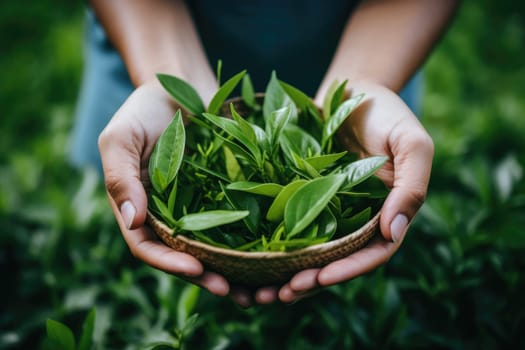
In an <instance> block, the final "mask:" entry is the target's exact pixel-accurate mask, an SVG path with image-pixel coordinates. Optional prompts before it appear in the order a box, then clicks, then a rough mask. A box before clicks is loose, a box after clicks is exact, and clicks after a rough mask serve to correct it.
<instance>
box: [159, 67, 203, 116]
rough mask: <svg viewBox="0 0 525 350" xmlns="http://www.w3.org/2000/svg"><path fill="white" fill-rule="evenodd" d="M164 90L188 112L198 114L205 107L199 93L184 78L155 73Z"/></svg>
mask: <svg viewBox="0 0 525 350" xmlns="http://www.w3.org/2000/svg"><path fill="white" fill-rule="evenodd" d="M157 78H158V79H159V81H160V83H161V84H162V86H163V87H164V88H165V89H166V91H167V92H168V93H169V94H170V95H171V96H172V97H173V98H174V99H175V101H177V103H178V104H180V105H181V106H182V107H183V108H184V109H186V110H187V111H188V112H190V113H192V114H195V115H199V114H201V113H203V112H204V111H205V110H206V109H205V108H204V103H203V102H202V100H201V98H200V96H199V94H198V93H197V91H195V89H194V88H193V87H191V85H190V84H188V83H187V82H185V81H184V80H182V79H180V78H177V77H174V76H172V75H167V74H157Z"/></svg>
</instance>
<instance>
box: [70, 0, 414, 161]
mask: <svg viewBox="0 0 525 350" xmlns="http://www.w3.org/2000/svg"><path fill="white" fill-rule="evenodd" d="M227 3H228V4H230V5H231V6H229V7H226V6H225V0H193V1H191V2H190V4H191V9H192V11H193V15H194V18H195V22H196V25H197V28H198V30H199V34H200V35H201V38H202V40H203V43H204V47H205V49H206V52H207V54H208V59H209V61H210V64H212V66H214V65H215V64H216V62H217V59H219V58H220V59H222V60H223V76H224V77H229V76H231V75H233V74H234V73H237V72H238V71H240V70H241V69H245V68H246V69H248V72H249V73H250V76H251V78H252V81H253V82H254V85H255V87H256V90H258V91H264V88H265V84H266V82H267V81H268V78H269V76H270V72H271V71H272V70H274V69H275V70H276V71H277V73H278V75H279V78H281V79H282V80H284V81H287V82H289V83H290V84H292V85H294V86H297V87H298V88H300V89H301V90H303V91H305V92H306V93H308V94H310V95H313V94H314V93H315V90H316V88H317V87H318V85H319V84H320V82H321V80H322V77H323V75H324V73H325V71H326V69H327V67H328V65H329V63H330V60H331V57H332V55H333V53H334V51H335V49H336V46H337V42H338V40H339V36H340V33H341V31H342V29H343V27H344V24H345V22H346V20H347V19H348V17H349V14H350V11H351V10H352V6H353V4H352V2H349V1H333V2H331V3H330V6H326V5H324V6H323V5H319V2H318V1H317V0H306V1H299V0H268V1H264V2H259V1H253V0H251V1H249V0H233V1H227ZM270 8H271V9H273V10H270ZM275 8H279V9H280V11H274V9H275ZM86 25H87V28H86V35H85V48H84V50H85V63H84V64H85V66H84V75H83V81H82V86H81V90H80V96H79V101H78V105H77V110H76V119H75V124H74V128H73V131H72V137H71V160H72V163H73V164H74V165H76V166H94V167H96V168H98V169H99V170H100V171H101V169H102V166H101V162H100V156H99V152H98V146H97V140H98V136H99V134H100V133H101V131H102V130H103V129H104V127H105V125H106V124H107V123H108V122H109V120H110V119H111V117H112V116H113V114H114V113H115V112H116V111H117V110H118V108H119V107H120V106H121V105H122V104H123V103H124V101H125V100H126V98H127V97H128V96H129V95H130V94H131V92H132V91H133V89H134V88H133V85H132V84H131V81H130V79H129V76H128V73H127V71H126V68H125V66H124V63H123V61H122V59H121V57H120V56H119V54H118V53H117V52H116V51H115V50H114V48H113V47H112V45H111V44H110V42H109V40H108V38H107V37H106V35H105V33H104V30H103V29H102V27H101V26H100V24H99V23H98V21H97V19H96V18H95V16H94V15H93V13H92V12H88V14H87V20H86ZM290 28H292V29H290ZM311 43H315V45H313V46H312V44H311ZM305 72H307V74H305ZM421 80H422V78H421V74H417V75H416V76H415V77H414V78H413V79H412V80H411V81H410V82H409V83H408V84H407V85H406V87H405V88H404V90H403V91H402V92H401V94H400V95H401V97H402V98H403V99H404V100H405V102H406V103H407V104H408V106H409V107H411V108H412V110H413V111H415V112H416V114H417V111H418V110H419V101H420V95H421V89H420V86H421Z"/></svg>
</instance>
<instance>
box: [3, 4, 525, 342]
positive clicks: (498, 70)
mask: <svg viewBox="0 0 525 350" xmlns="http://www.w3.org/2000/svg"><path fill="white" fill-rule="evenodd" d="M83 11H84V3H82V2H69V1H65V0H60V1H58V0H56V1H49V0H47V1H38V2H32V3H31V4H30V5H29V4H28V3H26V2H22V1H17V2H15V1H3V2H1V3H0V45H1V46H0V67H1V68H2V69H1V73H0V113H1V116H2V118H1V119H2V122H1V123H0V227H1V228H0V230H1V235H0V245H1V250H0V269H1V271H0V272H1V276H2V283H1V284H2V288H1V291H0V293H1V295H0V296H1V298H0V349H59V348H60V347H58V345H57V344H56V343H53V341H52V340H50V338H49V337H48V336H46V320H48V319H53V320H56V321H59V322H60V323H53V322H50V321H48V322H47V327H48V332H49V333H50V335H51V338H52V339H55V341H56V339H62V348H64V349H73V348H72V347H71V334H73V336H74V337H75V338H76V342H77V343H79V346H78V347H77V348H78V349H90V348H93V349H148V348H157V349H169V348H186V349H353V348H355V349H357V348H359V349H379V348H381V349H398V348H402V349H419V348H425V349H428V348H433V349H436V348H442V349H503V348H511V347H513V348H514V347H515V348H525V340H524V339H523V331H524V330H525V298H524V297H523V293H524V290H525V276H523V274H524V271H525V254H524V248H525V215H524V213H525V184H524V181H523V167H524V165H525V141H524V136H523V135H524V134H525V93H524V91H525V45H524V43H525V23H524V21H525V11H524V6H523V5H521V4H519V5H517V3H516V2H511V1H510V0H500V1H491V0H480V1H475V0H465V1H463V4H462V7H461V8H460V10H459V12H458V15H457V16H456V19H455V21H454V23H453V24H452V26H451V28H450V31H449V32H448V33H447V35H446V37H445V38H444V39H443V40H442V42H441V43H440V44H439V45H438V47H437V48H436V50H435V52H434V53H433V54H432V56H431V57H430V59H429V61H428V62H427V64H426V65H425V69H424V70H425V76H426V81H425V90H424V101H423V111H422V121H423V123H424V125H425V126H426V127H427V129H428V131H429V132H430V134H431V135H432V137H433V138H434V142H435V145H436V155H435V161H434V165H433V175H432V179H431V184H430V188H429V195H428V199H427V202H426V203H425V205H424V207H423V208H422V209H421V212H420V214H419V216H418V217H417V220H416V222H415V224H414V226H413V227H412V229H411V231H410V233H409V236H408V238H407V240H406V242H405V244H404V245H403V247H402V249H401V250H400V251H399V252H398V254H397V255H396V256H395V257H394V258H393V259H392V260H391V261H390V262H389V264H388V265H387V266H385V267H383V268H380V269H378V270H377V271H374V272H372V273H370V274H368V275H367V276H364V277H361V278H358V279H356V280H354V281H351V282H349V283H346V284H343V285H339V286H335V287H332V288H329V289H327V290H324V291H322V292H320V293H318V294H317V295H316V296H314V297H312V298H309V299H306V300H303V301H300V302H298V303H296V304H293V305H289V306H283V305H272V306H265V307H255V308H251V309H248V310H241V309H239V308H238V307H236V306H235V305H234V304H233V303H231V302H230V301H228V300H225V299H220V298H216V297H213V296H211V295H209V294H208V293H206V292H204V291H200V290H199V289H197V288H195V287H193V286H191V285H188V284H186V283H184V282H182V281H180V280H177V279H176V278H173V277H170V276H168V275H165V274H163V273H160V272H158V271H155V270H153V269H151V268H149V267H147V266H145V265H144V264H143V263H141V262H139V261H137V260H135V259H134V258H132V257H131V256H130V253H129V251H128V249H127V247H126V246H125V244H124V242H123V240H122V238H121V236H120V234H119V231H118V229H117V227H116V225H115V223H114V221H113V217H112V215H111V213H110V210H109V206H108V204H107V202H106V199H105V195H104V191H103V188H102V184H101V180H100V178H98V175H97V174H96V173H95V172H92V171H89V170H85V171H80V170H75V169H72V168H71V167H70V166H69V165H68V163H67V157H66V155H67V148H68V138H69V132H70V128H71V125H72V121H73V117H72V116H73V113H74V108H75V98H76V96H77V92H78V87H79V81H80V77H81V70H82V30H83V28H82V25H83ZM90 310H95V311H94V313H91V314H90V315H91V316H90V317H87V316H88V313H89V312H90ZM86 318H87V322H85V321H84V320H85V319H86ZM61 324H64V325H67V326H61ZM69 329H71V332H72V333H70V331H69ZM52 334H55V335H54V336H53V335H52ZM57 334H58V335H57ZM82 335H83V336H82ZM68 344H69V345H68Z"/></svg>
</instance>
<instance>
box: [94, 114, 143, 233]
mask: <svg viewBox="0 0 525 350" xmlns="http://www.w3.org/2000/svg"><path fill="white" fill-rule="evenodd" d="M123 130H124V129H121V128H118V127H114V124H113V125H112V124H111V123H110V124H108V126H106V128H105V129H104V131H103V132H102V133H101V134H100V137H99V139H98V146H99V151H100V156H101V159H102V168H103V171H104V179H105V185H106V190H107V192H108V195H109V196H110V197H111V199H112V200H113V201H114V202H115V204H116V207H117V208H118V209H119V213H115V215H120V216H121V217H122V220H121V222H123V223H124V225H125V226H126V228H128V229H135V228H137V227H140V226H142V225H143V224H144V221H145V220H146V211H147V196H146V191H145V190H144V185H143V184H142V181H141V160H140V155H141V153H142V151H141V150H140V149H138V148H137V146H136V139H135V142H133V140H134V138H133V136H132V135H133V132H124V131H123Z"/></svg>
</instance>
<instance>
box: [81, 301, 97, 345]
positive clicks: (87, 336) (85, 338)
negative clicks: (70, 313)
mask: <svg viewBox="0 0 525 350" xmlns="http://www.w3.org/2000/svg"><path fill="white" fill-rule="evenodd" d="M95 315H96V311H95V309H94V308H93V309H91V311H90V312H89V313H88V315H87V316H86V319H85V320H84V324H83V325H82V334H81V336H80V340H79V341H78V350H90V349H91V345H92V343H93V333H94V330H95Z"/></svg>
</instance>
